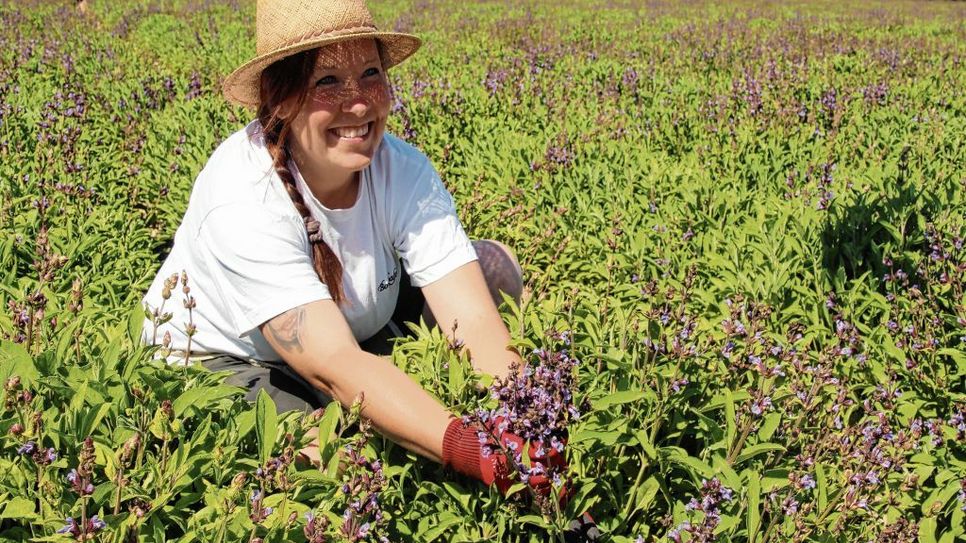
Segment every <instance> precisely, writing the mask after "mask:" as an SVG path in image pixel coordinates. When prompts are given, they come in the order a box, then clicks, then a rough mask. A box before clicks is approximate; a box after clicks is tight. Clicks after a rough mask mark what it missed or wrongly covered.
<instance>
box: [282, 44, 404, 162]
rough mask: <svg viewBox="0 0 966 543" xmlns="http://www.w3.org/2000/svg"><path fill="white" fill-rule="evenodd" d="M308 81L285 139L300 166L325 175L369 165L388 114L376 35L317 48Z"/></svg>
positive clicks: (387, 92)
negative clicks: (306, 93)
mask: <svg viewBox="0 0 966 543" xmlns="http://www.w3.org/2000/svg"><path fill="white" fill-rule="evenodd" d="M309 85H310V89H309V92H308V95H307V96H306V100H305V104H304V105H303V106H302V110H301V111H300V112H299V113H298V114H297V115H296V117H295V118H294V119H293V121H292V137H291V140H290V145H291V146H292V152H293V154H294V156H295V158H296V160H297V161H298V162H299V163H300V166H301V165H302V164H304V165H305V166H307V169H308V170H309V171H311V172H312V173H314V174H315V175H317V176H318V175H321V176H323V177H324V178H330V177H335V178H338V177H341V176H342V175H349V174H351V173H353V172H357V171H359V170H361V169H363V168H365V167H366V166H368V165H369V162H371V161H372V157H373V155H374V154H375V152H376V149H377V148H378V146H379V143H380V142H381V141H382V136H383V133H384V132H385V129H386V119H387V117H388V116H389V82H388V80H387V79H386V74H385V73H384V72H383V69H382V62H381V60H380V59H379V50H378V48H377V47H376V42H375V40H373V39H369V38H363V39H358V40H352V41H346V42H340V43H335V44H332V45H328V46H325V47H323V48H322V49H320V50H319V58H318V60H317V61H316V65H315V72H314V73H313V75H312V77H311V79H309ZM303 173H306V172H303Z"/></svg>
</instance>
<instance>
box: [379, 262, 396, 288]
mask: <svg viewBox="0 0 966 543" xmlns="http://www.w3.org/2000/svg"><path fill="white" fill-rule="evenodd" d="M397 277H399V266H393V267H392V273H390V274H389V276H388V277H386V278H385V279H383V280H382V281H381V282H380V283H379V292H382V291H384V290H386V289H387V288H389V287H391V286H392V285H393V283H395V282H396V278H397Z"/></svg>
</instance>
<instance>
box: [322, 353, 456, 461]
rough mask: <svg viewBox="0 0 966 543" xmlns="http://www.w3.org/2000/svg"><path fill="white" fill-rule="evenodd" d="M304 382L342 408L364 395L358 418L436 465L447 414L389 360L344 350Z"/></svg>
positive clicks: (440, 456) (440, 454) (440, 455)
mask: <svg viewBox="0 0 966 543" xmlns="http://www.w3.org/2000/svg"><path fill="white" fill-rule="evenodd" d="M309 382H310V384H312V385H313V386H315V387H317V388H318V389H320V390H322V391H323V392H325V393H327V394H329V395H330V396H331V397H332V398H333V399H335V400H336V401H338V402H339V403H340V404H342V405H343V406H346V407H348V406H350V405H352V402H353V401H354V400H355V399H356V398H357V397H358V396H359V394H360V393H363V394H365V402H364V403H363V407H362V414H363V415H365V417H366V418H368V419H370V420H371V421H372V424H373V426H375V427H376V429H377V430H379V432H380V433H382V434H383V435H385V436H386V437H388V438H389V439H391V440H393V441H394V442H396V443H398V444H400V445H402V446H403V447H405V448H406V449H408V450H410V451H412V452H415V453H417V454H419V455H422V456H425V457H426V458H429V459H431V460H433V461H435V462H440V461H441V459H442V444H443V433H444V432H445V430H446V426H447V424H448V423H449V420H450V413H449V412H448V411H447V410H446V409H445V408H444V407H443V406H442V405H441V404H440V403H439V402H438V401H436V400H435V399H434V398H433V397H432V396H430V395H429V393H427V392H426V391H425V390H423V389H422V387H420V386H419V384H417V383H416V382H415V381H413V380H412V379H411V378H410V377H409V376H408V375H406V373H405V372H403V371H402V370H400V369H399V368H397V367H396V366H395V365H393V363H392V362H391V361H390V360H389V359H386V358H382V357H379V356H376V355H372V354H369V353H367V352H365V351H362V350H360V349H358V348H355V349H352V348H347V349H343V350H342V351H340V352H338V353H336V354H334V355H333V356H331V357H330V358H329V361H328V363H326V365H325V367H323V368H318V369H317V371H315V372H313V375H312V376H310V377H309Z"/></svg>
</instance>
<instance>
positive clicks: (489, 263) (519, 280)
mask: <svg viewBox="0 0 966 543" xmlns="http://www.w3.org/2000/svg"><path fill="white" fill-rule="evenodd" d="M473 248H474V249H475V250H476V255H477V257H478V258H479V261H480V267H481V268H482V269H483V277H484V278H486V284H487V287H489V290H490V295H491V296H492V297H493V301H494V302H496V305H497V306H499V305H500V304H501V303H503V297H502V296H501V294H500V292H504V293H506V294H507V295H508V296H510V297H511V298H513V299H514V300H515V301H516V302H517V303H519V302H520V296H521V294H522V293H523V269H522V268H521V267H520V263H519V262H518V261H517V257H516V255H515V254H514V253H513V250H512V249H510V248H509V247H507V246H506V245H505V244H503V243H500V242H499V241H496V240H492V239H483V240H476V241H474V242H473Z"/></svg>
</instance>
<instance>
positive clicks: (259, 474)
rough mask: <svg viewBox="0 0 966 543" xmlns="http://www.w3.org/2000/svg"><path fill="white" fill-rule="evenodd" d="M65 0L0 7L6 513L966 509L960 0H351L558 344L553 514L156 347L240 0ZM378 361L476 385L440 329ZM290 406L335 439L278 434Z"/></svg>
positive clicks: (929, 514)
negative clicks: (383, 34) (311, 462)
mask: <svg viewBox="0 0 966 543" xmlns="http://www.w3.org/2000/svg"><path fill="white" fill-rule="evenodd" d="M68 4H72V3H68V2H42V1H33V2H10V1H0V23H2V24H0V301H2V302H3V306H4V308H5V311H4V312H3V313H2V314H0V336H2V338H3V340H2V342H0V378H2V379H3V380H4V392H3V400H4V403H3V404H2V405H0V540H4V541H8V540H9V541H23V540H51V541H62V540H66V539H68V538H72V537H77V538H84V537H86V536H88V535H89V536H90V537H91V538H92V539H94V540H99V541H118V542H121V541H165V540H170V541H176V540H177V541H183V542H187V541H205V542H208V541H249V540H253V539H254V538H263V539H264V540H265V541H282V540H297V541H301V540H304V539H305V536H304V535H303V532H304V531H305V528H306V526H307V524H308V523H309V522H312V523H313V524H312V526H313V527H314V526H316V525H321V522H322V521H321V520H318V521H316V520H312V521H310V520H309V519H308V518H307V517H305V516H304V514H305V513H306V512H308V511H310V510H312V511H314V513H313V514H314V515H315V517H316V518H317V519H322V518H328V519H329V521H330V525H329V528H328V530H329V533H328V534H327V537H328V540H334V541H339V540H343V539H347V538H346V537H344V536H340V535H338V531H339V529H340V527H341V525H342V523H343V511H345V510H346V508H347V507H349V506H350V505H351V503H352V501H353V500H356V499H362V498H360V496H359V494H358V492H357V490H358V489H356V488H355V487H352V488H350V489H349V490H350V492H349V493H348V494H347V493H346V492H345V490H344V489H343V483H344V482H350V481H359V480H361V479H360V478H362V477H364V476H370V475H372V474H373V473H375V472H378V473H380V474H381V475H380V477H381V478H379V479H378V480H377V481H376V482H373V481H372V480H370V481H369V483H367V484H368V485H369V486H367V487H366V488H365V489H364V490H365V492H369V493H374V494H378V496H379V505H380V506H381V510H382V513H383V515H384V516H383V517H382V519H381V520H379V521H377V520H376V519H375V517H374V516H373V515H371V514H370V516H369V517H365V518H363V517H357V518H356V519H355V520H354V521H355V522H363V520H365V519H368V520H370V521H371V525H370V528H371V530H370V533H369V534H368V535H367V536H366V537H367V538H368V539H371V540H373V541H376V540H378V537H379V536H384V537H387V538H388V539H389V540H391V541H419V542H426V541H433V540H435V541H492V540H498V541H546V540H549V539H551V538H552V537H553V534H556V533H557V532H558V528H557V527H558V526H560V525H561V523H565V522H566V520H567V519H569V518H574V517H576V515H577V514H578V513H579V512H581V511H583V510H589V511H590V512H591V513H592V514H593V515H594V517H595V518H596V519H597V520H598V522H599V525H600V528H601V530H602V532H604V534H605V539H606V540H609V541H615V542H628V541H634V540H635V539H638V538H639V540H640V541H659V540H660V541H712V540H717V541H741V542H754V543H764V542H777V541H821V542H832V541H862V542H865V541H877V542H894V541H911V540H915V539H918V540H919V541H923V542H935V541H938V542H940V543H952V542H953V541H961V540H963V538H964V537H966V528H964V526H966V521H964V514H966V513H964V509H966V421H964V417H966V300H964V287H966V250H964V248H963V244H964V238H966V92H964V89H966V6H963V5H962V4H960V3H938V2H929V3H899V2H896V3H880V4H875V6H874V7H868V8H848V9H846V8H842V7H840V6H839V5H838V4H836V3H809V4H791V3H787V4H786V3H767V4H757V3H747V4H728V6H727V7H722V6H715V5H713V4H707V3H700V2H698V3H686V4H683V5H678V4H677V3H673V2H671V3H661V2H649V3H645V2H636V1H620V2H618V1H614V2H609V3H606V4H604V3H600V2H588V1H576V0H562V1H555V2H547V1H528V2H482V1H481V2H466V1H458V0H445V1H444V0H434V1H428V0H427V1H406V0H403V1H394V2H373V3H372V8H373V11H374V14H375V15H376V18H377V21H379V23H380V24H381V25H382V26H383V27H384V28H392V29H396V30H402V31H409V32H414V33H417V34H419V35H420V36H421V37H423V38H424V40H425V46H424V47H423V49H422V50H421V51H420V52H419V53H418V54H417V55H416V56H415V57H413V58H412V59H411V60H409V61H407V62H406V63H404V64H403V65H401V66H399V67H398V68H396V69H394V70H393V71H392V72H391V73H390V77H391V79H392V82H393V86H394V92H395V96H396V103H395V105H394V108H393V109H394V113H393V117H392V118H391V120H390V130H391V131H392V132H393V133H395V134H398V135H400V136H401V137H404V138H405V139H406V140H408V141H410V142H411V143H413V144H415V145H417V146H418V147H419V148H420V149H422V150H423V151H424V152H425V153H426V154H427V155H428V156H429V157H430V159H431V160H432V161H433V163H434V164H435V165H436V167H437V168H438V170H439V171H440V173H441V175H442V177H443V179H444V181H445V182H446V184H447V185H448V187H449V188H450V190H451V192H452V193H453V195H454V197H455V199H456V201H457V205H458V208H459V211H460V214H461V218H462V219H463V222H464V225H465V226H466V228H467V231H468V232H469V233H470V235H471V236H472V237H474V238H493V239H498V240H501V241H504V242H506V243H507V244H509V245H511V246H512V247H514V248H515V250H516V251H517V254H518V255H519V258H520V261H521V263H522V265H523V268H524V270H525V274H526V281H527V284H526V290H525V294H524V299H523V301H522V303H521V304H520V307H509V308H505V310H506V311H505V317H506V319H507V321H508V323H509V324H510V326H511V329H512V331H513V334H514V335H515V337H516V340H517V342H518V344H519V346H520V349H521V352H524V353H526V354H527V358H528V359H529V360H530V361H531V362H532V363H537V362H538V359H539V357H537V356H536V355H531V354H529V353H531V352H532V351H533V350H534V349H536V348H542V349H545V350H546V351H545V352H561V350H563V349H566V350H567V352H568V353H569V354H570V355H571V356H574V357H576V358H577V359H579V361H580V363H579V365H578V368H577V372H578V373H577V380H576V383H577V384H576V390H575V391H574V392H575V394H576V395H577V397H578V399H579V400H580V401H584V400H586V401H588V402H589V406H588V408H587V409H586V410H585V412H584V413H583V414H582V416H581V418H580V420H579V421H578V422H577V423H576V424H574V425H572V427H571V429H570V442H569V445H568V452H569V455H570V457H569V462H570V467H571V472H572V477H573V485H574V487H575V488H577V489H578V491H577V495H576V496H575V497H574V499H572V500H571V501H570V503H569V505H568V509H567V510H566V511H564V512H563V513H562V516H560V517H559V518H557V517H556V516H555V515H553V514H551V515H549V516H546V517H544V516H542V515H541V514H540V512H539V511H536V510H534V509H532V508H530V507H529V506H528V505H527V500H526V499H525V498H524V497H523V495H522V493H521V494H520V495H519V496H518V498H519V499H515V500H514V499H504V498H502V497H500V495H499V493H497V492H496V491H495V490H489V489H486V488H484V487H482V486H481V485H480V484H478V483H475V482H473V481H470V480H465V479H461V478H459V477H457V476H456V475H454V474H453V473H451V472H447V471H445V470H443V469H442V468H440V467H439V466H438V465H436V464H433V463H431V462H428V461H425V460H422V459H420V458H418V457H416V456H414V455H411V454H408V453H406V452H405V451H404V450H403V449H401V448H400V447H398V446H395V445H394V444H392V443H391V442H389V441H387V440H384V439H383V438H381V437H380V436H378V435H372V436H371V437H369V438H368V439H367V438H366V435H365V432H360V424H359V421H358V417H357V416H355V415H353V413H352V410H348V409H347V410H341V409H338V408H336V407H334V406H333V407H330V408H329V409H327V410H326V411H325V414H324V415H321V414H315V415H314V416H302V415H300V414H296V413H289V414H283V415H279V416H278V417H276V416H275V415H274V412H275V411H274V409H273V406H271V405H270V403H269V402H268V401H266V399H263V400H261V401H260V402H259V403H258V404H257V405H255V406H252V405H249V404H247V403H245V402H244V401H243V400H241V399H240V395H239V393H238V392H239V391H238V390H237V389H234V388H231V387H227V386H224V385H221V384H219V381H220V378H219V376H216V375H212V374H210V373H207V372H205V371H203V370H202V369H200V368H196V367H187V368H185V367H178V366H171V367H167V366H164V365H162V364H159V363H157V362H153V361H151V358H152V354H153V353H152V350H151V349H149V348H146V347H144V346H141V345H138V343H137V341H136V338H137V335H138V333H139V329H140V325H141V319H143V316H144V315H143V309H142V308H140V307H139V305H138V304H139V300H140V298H141V296H143V294H144V291H145V290H146V288H147V286H148V283H149V282H150V280H151V278H152V277H153V276H154V273H155V272H156V270H157V269H158V267H159V266H160V263H161V261H162V260H163V258H164V255H165V254H167V251H168V249H169V246H170V243H171V240H172V237H173V234H174V230H175V228H176V227H177V224H178V222H179V221H180V219H181V216H182V213H183V211H184V209H185V207H186V205H187V201H188V195H189V192H190V190H191V186H192V181H193V179H194V176H195V175H196V174H197V172H198V171H200V169H201V167H202V166H203V164H204V162H205V160H206V158H207V156H208V155H209V154H210V153H211V151H212V150H213V149H214V148H215V146H216V145H217V144H218V143H219V142H220V141H221V140H222V139H224V138H225V137H227V136H228V135H229V134H230V133H232V132H233V131H235V130H237V129H238V128H240V127H241V126H243V125H244V124H245V123H246V122H247V121H248V120H250V118H251V117H252V115H253V113H252V112H250V111H246V110H244V109H241V108H235V107H232V106H229V105H228V104H227V103H226V102H225V101H224V99H223V98H222V97H221V95H220V92H219V85H220V80H221V79H222V78H224V77H225V76H226V75H227V74H228V73H229V72H230V71H231V69H233V68H234V67H235V66H237V65H238V64H240V63H241V62H242V61H244V60H246V59H247V58H249V56H250V55H251V54H252V52H253V51H254V38H253V30H254V29H253V21H254V5H253V4H254V3H242V4H241V5H237V4H236V3H235V2H199V1H197V0H167V1H153V2H149V1H145V0H136V1H129V2H107V1H97V0H91V3H90V9H89V12H88V13H87V14H86V15H81V14H79V13H78V12H77V11H76V10H75V9H74V8H73V6H72V5H68ZM180 296H181V291H180V289H176V290H175V295H174V296H173V298H172V300H171V301H170V303H181V300H180V298H179V297H180ZM564 331H566V332H567V336H568V337H569V338H570V339H569V341H570V343H569V345H568V344H567V342H566V341H563V340H562V339H561V332H564ZM393 360H394V361H395V362H396V363H397V364H398V365H400V367H402V368H404V369H405V370H406V371H408V372H409V373H411V374H412V376H413V378H414V379H417V380H419V381H420V382H421V383H422V384H423V385H424V386H425V387H426V388H427V389H428V390H430V391H432V392H433V393H434V394H436V395H437V396H438V397H440V399H441V400H442V401H444V402H445V403H446V404H447V405H451V406H456V409H457V410H466V411H468V410H471V409H473V408H475V407H477V406H479V405H481V402H485V399H481V398H480V397H479V395H478V394H476V393H475V392H474V388H473V387H472V386H471V384H472V382H473V378H472V376H469V375H467V374H466V372H465V361H461V359H460V358H459V356H458V355H457V354H456V353H454V352H453V351H452V350H451V348H450V346H449V345H448V344H447V342H446V341H445V339H444V338H443V337H442V336H441V335H440V333H439V332H438V331H430V330H428V329H425V328H424V329H422V330H420V331H419V333H418V334H417V337H416V338H415V339H412V340H407V341H403V342H400V343H399V344H398V345H397V347H396V350H395V352H394V354H393ZM314 426H321V428H322V435H323V437H324V438H325V442H326V446H325V448H324V450H323V457H324V459H325V460H326V462H325V463H324V466H323V469H314V468H311V467H308V466H304V465H301V464H299V463H296V462H293V451H294V450H297V448H298V446H299V445H300V444H301V443H304V442H305V441H306V439H307V438H305V432H306V430H307V429H308V428H310V427H314ZM361 426H362V427H363V428H364V426H365V424H364V423H362V424H361ZM345 446H349V447H350V449H351V450H352V451H355V452H353V453H346V455H339V454H336V451H337V450H344V447H345ZM352 454H364V455H365V457H366V458H367V459H368V460H367V461H360V462H359V463H358V464H354V465H353V466H351V467H348V468H344V469H340V466H339V459H340V458H343V457H347V456H348V457H351V455H352ZM374 460H378V463H374V462H372V461H374ZM88 485H90V486H88ZM692 500H694V501H692ZM265 507H271V508H272V509H273V510H272V511H271V512H270V513H267V510H266V509H264V508H265ZM293 513H294V515H293ZM370 513H371V512H370ZM94 515H96V518H95V517H94ZM65 517H70V519H69V520H68V521H67V522H65ZM360 519H363V520H360ZM65 525H66V526H65ZM358 527H359V526H355V528H358ZM58 530H61V531H66V533H60V534H58V533H55V532H57V531H58ZM355 531H356V532H358V530H355ZM349 539H350V540H351V538H349ZM316 540H321V539H316ZM313 541H315V540H313Z"/></svg>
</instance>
